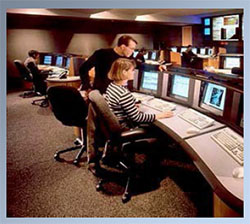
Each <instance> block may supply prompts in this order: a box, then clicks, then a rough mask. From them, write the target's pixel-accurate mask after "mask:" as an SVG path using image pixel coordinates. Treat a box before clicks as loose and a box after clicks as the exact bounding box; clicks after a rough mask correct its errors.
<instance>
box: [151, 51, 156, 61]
mask: <svg viewBox="0 0 250 224" xmlns="http://www.w3.org/2000/svg"><path fill="white" fill-rule="evenodd" d="M151 60H154V61H155V60H156V51H152V52H151Z"/></svg>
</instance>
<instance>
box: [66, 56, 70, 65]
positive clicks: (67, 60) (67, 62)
mask: <svg viewBox="0 0 250 224" xmlns="http://www.w3.org/2000/svg"><path fill="white" fill-rule="evenodd" d="M69 65H70V57H67V58H66V62H65V67H66V68H69Z"/></svg>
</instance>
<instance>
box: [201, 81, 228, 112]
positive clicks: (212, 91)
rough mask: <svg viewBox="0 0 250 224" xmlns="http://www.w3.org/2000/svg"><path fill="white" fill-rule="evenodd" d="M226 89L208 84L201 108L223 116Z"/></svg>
mask: <svg viewBox="0 0 250 224" xmlns="http://www.w3.org/2000/svg"><path fill="white" fill-rule="evenodd" d="M225 98H226V88H225V87H223V86H220V85H217V84H214V83H206V84H205V89H204V93H203V96H202V100H201V103H200V107H201V108H203V109H206V110H208V111H210V112H212V113H214V114H216V115H220V116H222V115H223V111H224V106H225Z"/></svg>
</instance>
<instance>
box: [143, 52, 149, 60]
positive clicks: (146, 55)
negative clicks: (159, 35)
mask: <svg viewBox="0 0 250 224" xmlns="http://www.w3.org/2000/svg"><path fill="white" fill-rule="evenodd" d="M143 57H144V59H145V60H148V52H147V53H146V54H144V55H143Z"/></svg>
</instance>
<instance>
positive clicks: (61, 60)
mask: <svg viewBox="0 0 250 224" xmlns="http://www.w3.org/2000/svg"><path fill="white" fill-rule="evenodd" d="M62 64H63V57H62V56H57V57H56V66H59V67H62Z"/></svg>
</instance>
